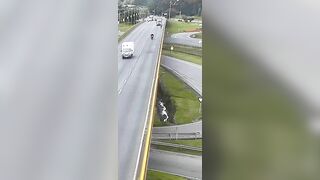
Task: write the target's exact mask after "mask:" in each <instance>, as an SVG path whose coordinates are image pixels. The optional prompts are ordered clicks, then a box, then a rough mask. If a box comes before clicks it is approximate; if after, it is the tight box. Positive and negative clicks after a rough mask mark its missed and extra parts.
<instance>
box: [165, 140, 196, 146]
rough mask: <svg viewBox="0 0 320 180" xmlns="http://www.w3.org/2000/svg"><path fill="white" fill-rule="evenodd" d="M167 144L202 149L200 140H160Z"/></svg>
mask: <svg viewBox="0 0 320 180" xmlns="http://www.w3.org/2000/svg"><path fill="white" fill-rule="evenodd" d="M161 141H163V142H167V143H173V144H182V145H187V146H194V147H202V139H195V140H161Z"/></svg>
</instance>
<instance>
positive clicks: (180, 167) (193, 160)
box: [148, 149, 202, 179]
mask: <svg viewBox="0 0 320 180" xmlns="http://www.w3.org/2000/svg"><path fill="white" fill-rule="evenodd" d="M148 168H149V169H152V170H158V171H162V172H167V173H170V174H175V175H179V176H183V177H187V178H197V179H201V178H202V157H201V156H194V155H188V154H182V153H176V152H168V151H163V150H156V149H151V151H150V158H149V166H148Z"/></svg>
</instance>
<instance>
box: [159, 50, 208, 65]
mask: <svg viewBox="0 0 320 180" xmlns="http://www.w3.org/2000/svg"><path fill="white" fill-rule="evenodd" d="M162 55H165V56H170V57H174V58H177V59H180V60H184V61H188V62H192V63H195V64H199V65H202V58H201V57H200V56H195V55H191V54H186V53H181V52H177V51H172V52H171V51H170V50H163V51H162Z"/></svg>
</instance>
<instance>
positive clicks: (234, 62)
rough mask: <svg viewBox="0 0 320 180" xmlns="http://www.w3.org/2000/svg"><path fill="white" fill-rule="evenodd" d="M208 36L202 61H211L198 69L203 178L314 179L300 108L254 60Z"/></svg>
mask: <svg viewBox="0 0 320 180" xmlns="http://www.w3.org/2000/svg"><path fill="white" fill-rule="evenodd" d="M209 32H210V36H206V39H207V41H206V43H205V44H204V46H205V47H206V49H207V51H206V52H204V58H207V59H208V60H212V59H214V60H213V61H205V63H204V66H203V67H204V69H203V72H204V77H206V79H207V80H206V81H204V92H203V93H204V94H205V95H206V101H205V102H204V105H203V114H204V117H203V118H204V119H206V120H208V121H206V123H205V125H206V126H204V127H203V128H204V131H205V132H206V141H205V143H206V154H208V156H207V157H206V159H204V171H206V172H208V173H207V177H210V176H211V177H215V179H221V180H228V179H237V180H256V179H264V180H271V179H291V180H299V179H308V180H313V179H318V178H319V172H320V171H319V169H318V168H319V165H320V161H319V158H318V157H319V152H320V151H319V143H318V142H317V141H318V139H316V138H314V137H313V136H312V135H310V134H309V133H308V130H307V129H306V119H304V117H303V114H302V113H301V110H302V108H301V107H300V106H299V105H298V103H297V102H296V101H295V100H294V99H293V98H292V96H291V95H290V94H289V93H287V90H286V89H285V87H283V86H282V84H281V83H279V82H277V81H275V80H274V77H272V76H271V75H269V74H267V73H265V71H263V70H262V69H263V68H261V67H260V66H259V65H257V64H255V63H254V62H255V59H248V58H246V56H244V55H243V54H241V53H239V52H237V51H236V50H235V49H234V48H233V47H231V46H229V45H228V44H226V43H225V42H224V41H223V40H222V39H221V36H219V35H215V34H214V33H213V31H209ZM217 159H219V162H217V163H216V164H215V165H216V166H217V169H218V170H217V169H216V170H214V169H213V166H212V163H213V162H214V161H215V160H217ZM210 164H211V166H210ZM217 172H218V174H217ZM209 179H210V178H209Z"/></svg>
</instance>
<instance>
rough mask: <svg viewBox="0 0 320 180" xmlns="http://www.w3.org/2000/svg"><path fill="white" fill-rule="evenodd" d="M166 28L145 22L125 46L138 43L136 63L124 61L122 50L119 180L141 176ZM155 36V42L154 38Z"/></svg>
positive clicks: (119, 76) (119, 91)
mask: <svg viewBox="0 0 320 180" xmlns="http://www.w3.org/2000/svg"><path fill="white" fill-rule="evenodd" d="M163 31H164V28H160V27H159V26H156V22H145V23H142V24H141V25H139V26H138V27H137V28H136V29H134V30H133V31H132V32H131V33H130V34H129V35H128V36H127V37H126V38H125V39H124V40H122V42H124V41H132V42H134V43H135V53H134V57H133V58H132V59H122V57H121V53H120V50H121V43H119V46H118V120H119V122H118V126H119V127H118V137H119V141H118V142H119V145H118V148H119V155H118V156H119V179H120V180H132V179H134V177H135V176H136V173H137V165H138V163H137V162H138V159H139V158H140V152H141V147H142V140H143V138H142V137H143V135H144V132H145V126H146V122H147V113H148V108H149V107H150V106H149V105H150V104H149V103H150V94H151V90H152V82H153V80H154V74H155V71H156V64H157V63H156V62H157V60H158V52H159V48H160V44H161V36H162V33H163ZM151 33H154V34H155V37H154V40H151V39H150V34H151Z"/></svg>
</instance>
